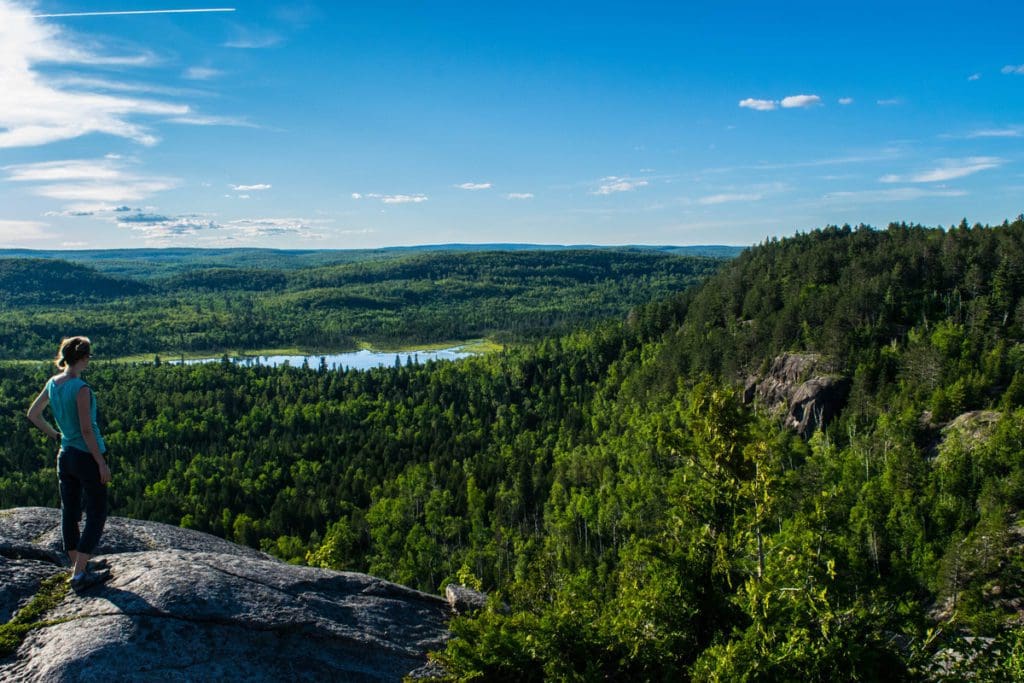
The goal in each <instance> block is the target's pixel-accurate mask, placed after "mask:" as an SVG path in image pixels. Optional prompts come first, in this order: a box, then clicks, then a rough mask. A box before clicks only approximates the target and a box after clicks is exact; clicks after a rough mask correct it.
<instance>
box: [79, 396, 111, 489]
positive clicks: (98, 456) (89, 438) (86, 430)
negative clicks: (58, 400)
mask: <svg viewBox="0 0 1024 683" xmlns="http://www.w3.org/2000/svg"><path fill="white" fill-rule="evenodd" d="M91 397H92V392H91V391H89V387H82V388H81V389H79V390H78V395H77V396H76V397H75V403H76V405H77V406H78V425H79V427H81V429H82V439H83V440H84V441H85V445H86V446H88V447H89V453H91V454H92V459H93V460H95V461H96V465H97V466H98V467H99V468H100V483H101V484H106V483H107V482H109V481H110V468H108V467H107V461H106V460H104V458H103V454H102V453H100V444H99V442H98V441H96V435H95V434H93V433H92V411H91V410H90V408H91V406H90V405H89V404H90V399H91Z"/></svg>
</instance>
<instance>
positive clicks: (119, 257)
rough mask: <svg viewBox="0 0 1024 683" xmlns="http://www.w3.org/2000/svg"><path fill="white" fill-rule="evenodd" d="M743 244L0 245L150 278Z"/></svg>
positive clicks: (692, 252)
mask: <svg viewBox="0 0 1024 683" xmlns="http://www.w3.org/2000/svg"><path fill="white" fill-rule="evenodd" d="M744 248H745V247H736V246H724V245H707V246H686V247H678V246H632V245H630V246H621V247H607V246H594V245H573V246H562V245H546V244H505V243H499V244H435V245H422V246H412V247H385V248H381V249H251V248H236V249H188V248H167V249H92V250H49V251H46V250H34V249H0V258H33V259H59V260H63V261H71V262H73V263H80V264H83V265H88V266H90V267H92V268H95V269H96V270H98V271H100V272H102V273H106V274H108V275H116V276H120V277H131V278H138V279H148V278H154V277H167V276H170V275H173V274H175V273H180V272H183V271H188V270H196V269H200V268H259V269H274V270H296V269H300V268H310V267H317V266H328V265H338V264H343V263H357V262H362V261H374V260H382V259H391V258H399V257H402V256H408V255H410V254H413V253H417V252H462V253H465V252H485V251H561V250H566V249H573V250H581V249H582V250H588V251H589V250H603V251H616V252H621V251H644V252H651V251H654V252H664V253H670V254H676V255H681V256H708V257H712V258H733V257H735V256H738V255H739V254H740V253H741V252H742V251H743V249H744Z"/></svg>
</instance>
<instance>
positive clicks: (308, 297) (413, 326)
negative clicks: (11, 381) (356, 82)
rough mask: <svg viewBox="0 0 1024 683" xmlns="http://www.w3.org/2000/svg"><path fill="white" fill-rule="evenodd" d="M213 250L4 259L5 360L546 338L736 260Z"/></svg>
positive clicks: (0, 278)
mask: <svg viewBox="0 0 1024 683" xmlns="http://www.w3.org/2000/svg"><path fill="white" fill-rule="evenodd" d="M246 253H247V252H246ZM318 254H319V253H318V252H313V253H312V254H311V255H312V256H316V255H318ZM180 258H184V257H183V256H181V257H179V259H180ZM212 258H214V257H213V256H205V255H202V256H196V257H195V261H194V263H195V266H194V267H192V268H190V269H180V262H179V261H174V263H175V264H177V265H176V270H175V271H174V272H171V273H169V274H166V275H161V276H153V277H149V278H145V279H127V278H123V277H120V276H112V275H108V274H105V273H103V272H100V271H99V270H97V269H95V268H93V267H92V266H91V265H83V264H81V263H69V262H64V261H54V260H47V259H21V258H14V259H0V327H2V329H4V330H5V334H4V335H3V336H2V337H0V358H14V359H27V358H40V357H45V356H46V355H48V354H50V353H52V348H53V346H54V343H55V341H56V340H59V339H60V338H61V336H62V335H64V334H67V330H69V329H74V330H77V331H78V332H79V333H81V334H85V335H87V336H90V337H95V338H96V339H102V340H103V352H102V353H103V354H104V355H105V356H106V357H107V358H111V357H121V356H126V355H138V354H153V355H156V354H164V355H165V356H166V355H168V354H169V355H179V354H190V355H194V354H208V355H211V356H214V357H216V356H220V355H221V354H222V353H224V352H226V351H235V352H237V351H244V350H257V349H267V348H296V347H297V348H301V349H304V350H307V351H309V352H310V353H317V352H330V351H341V350H351V349H354V348H356V346H357V342H361V341H368V342H371V343H375V344H383V345H403V344H407V343H413V344H424V343H433V342H443V341H452V340H463V339H474V338H480V337H491V338H495V339H498V340H499V341H502V342H510V341H511V342H518V341H524V340H535V339H538V338H540V337H542V336H545V335H550V334H557V333H567V332H569V331H570V330H572V329H575V328H576V327H579V326H581V325H584V324H586V323H588V322H591V321H597V320H603V319H606V318H609V317H615V316H619V315H623V314H624V313H625V312H626V311H627V310H628V309H629V308H630V307H631V306H635V305H639V304H642V303H644V302H646V301H650V300H652V299H658V298H662V297H665V296H668V295H669V294H670V293H671V292H673V291H678V290H679V289H683V288H685V287H687V286H689V285H691V284H695V283H697V282H699V281H701V280H702V279H704V278H706V277H707V276H708V275H710V274H712V273H713V272H715V271H716V270H717V269H718V268H719V267H720V266H721V264H722V263H724V262H725V261H724V260H722V259H716V258H706V257H693V256H677V255H674V254H670V253H664V252H662V251H654V250H637V249H618V250H615V249H591V250H545V251H509V252H493V251H492V252H454V251H436V252H433V251H431V252H423V253H420V252H413V253H412V254H411V255H401V256H389V257H388V258H382V257H379V256H375V255H373V254H371V255H370V256H367V257H366V258H364V259H362V260H360V259H355V257H351V258H353V259H355V260H352V261H350V262H345V263H340V264H331V265H323V266H321V265H316V266H306V267H289V268H275V267H273V266H272V265H269V266H268V265H265V263H264V262H263V261H257V263H259V264H261V265H260V266H258V267H257V266H252V265H246V266H242V265H236V266H232V267H225V266H220V265H217V266H211V265H208V263H207V260H208V259H212ZM234 258H236V259H238V258H241V256H240V255H235V256H234ZM292 258H298V256H295V255H292ZM93 262H95V259H94V261H93ZM247 262H248V261H242V263H247ZM232 263H235V261H232ZM79 293H81V295H80V296H78V294H79ZM76 297H77V298H76Z"/></svg>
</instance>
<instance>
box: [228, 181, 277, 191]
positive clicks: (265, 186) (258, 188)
mask: <svg viewBox="0 0 1024 683" xmlns="http://www.w3.org/2000/svg"><path fill="white" fill-rule="evenodd" d="M271 187H272V185H270V184H268V183H259V184H257V185H232V186H231V189H232V190H235V191H236V192H260V191H262V190H269V189H270V188H271Z"/></svg>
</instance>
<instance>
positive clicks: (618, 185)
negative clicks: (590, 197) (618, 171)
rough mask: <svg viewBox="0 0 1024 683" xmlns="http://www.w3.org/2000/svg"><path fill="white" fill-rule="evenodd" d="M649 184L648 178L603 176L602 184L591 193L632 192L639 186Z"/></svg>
mask: <svg viewBox="0 0 1024 683" xmlns="http://www.w3.org/2000/svg"><path fill="white" fill-rule="evenodd" d="M646 185H648V182H647V181H646V180H643V179H642V178H640V179H634V178H619V177H618V176H607V177H605V178H601V185H600V186H599V187H598V188H597V189H596V190H594V191H593V192H591V193H590V194H597V195H609V194H615V193H616V192H632V191H633V190H635V189H636V188H638V187H645V186H646Z"/></svg>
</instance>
